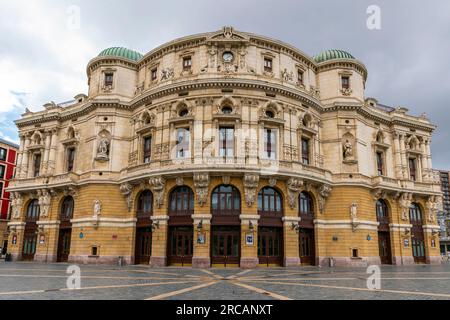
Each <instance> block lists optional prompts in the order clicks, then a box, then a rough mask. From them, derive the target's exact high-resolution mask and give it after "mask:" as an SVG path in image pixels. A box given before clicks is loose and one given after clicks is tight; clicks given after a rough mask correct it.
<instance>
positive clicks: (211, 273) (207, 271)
mask: <svg viewBox="0 0 450 320" xmlns="http://www.w3.org/2000/svg"><path fill="white" fill-rule="evenodd" d="M199 270H200V271H201V272H204V273H206V274H209V275H210V276H213V277H214V278H216V279H223V277H222V276H220V275H218V274H215V273H214V272H212V271H209V270H206V269H199Z"/></svg>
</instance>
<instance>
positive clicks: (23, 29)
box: [0, 0, 450, 170]
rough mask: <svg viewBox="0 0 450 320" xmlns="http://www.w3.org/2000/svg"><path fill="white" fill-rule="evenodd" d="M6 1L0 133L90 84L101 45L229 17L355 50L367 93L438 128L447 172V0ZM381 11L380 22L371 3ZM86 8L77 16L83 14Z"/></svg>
mask: <svg viewBox="0 0 450 320" xmlns="http://www.w3.org/2000/svg"><path fill="white" fill-rule="evenodd" d="M428 3H432V5H431V4H428V5H425V2H424V1H411V0H408V1H407V0H403V1H400V0H389V1H382V0H370V1H367V0H340V1H332V0H329V1H325V0H322V1H319V0H311V1H303V0H291V1H289V0H277V1H267V0H227V1H218V0H210V1H206V0H195V1H186V0H180V1H175V0H164V1H138V0H136V1H131V0H129V1H127V2H126V4H125V2H124V1H118V0H110V1H106V0H105V1H100V0H98V1H82V0H71V1H66V0H58V1H25V0H15V1H11V0H0V138H3V139H7V140H11V141H16V142H17V130H16V128H15V126H14V123H13V120H15V119H17V118H19V117H20V114H22V113H23V112H24V110H25V107H28V108H30V109H31V110H33V111H37V110H40V109H42V105H43V104H44V103H46V102H49V101H55V102H57V103H59V102H64V101H67V100H70V99H72V97H74V96H75V95H76V94H78V93H86V92H87V79H86V65H87V63H88V61H89V60H90V59H91V58H93V57H95V56H96V55H97V54H98V53H99V52H100V51H101V50H102V49H104V48H107V47H110V46H125V47H128V48H130V49H135V50H138V51H140V52H142V53H146V52H148V51H150V50H151V49H152V48H154V47H156V46H158V45H161V44H163V43H165V42H167V41H170V40H173V39H174V38H177V37H181V36H185V35H189V34H194V33H201V32H206V31H215V30H218V29H220V28H221V27H222V26H224V25H231V26H234V27H235V28H236V29H238V30H242V31H248V32H252V33H256V34H261V35H266V36H269V37H273V38H277V39H280V40H282V41H285V42H288V43H290V44H292V45H294V46H296V47H298V48H299V49H301V50H302V51H304V52H306V53H308V54H310V55H314V54H316V53H318V52H321V51H323V50H326V49H330V48H340V49H344V50H347V51H349V52H351V53H352V54H353V55H354V56H355V57H357V58H358V59H359V60H361V61H363V62H364V63H365V65H366V66H367V68H368V70H369V79H368V83H367V90H366V95H367V96H368V97H369V96H370V97H375V98H377V99H378V100H379V101H380V102H381V103H384V104H387V105H391V106H406V107H407V108H409V109H410V112H411V113H412V114H413V115H420V114H421V113H423V112H426V113H427V114H428V116H429V118H430V119H431V120H432V121H433V122H434V123H435V124H437V125H438V126H439V128H438V130H437V132H436V134H435V135H434V139H433V146H432V147H433V159H434V162H433V163H434V164H433V166H434V167H435V168H438V169H449V170H450V143H449V140H450V99H449V98H450V97H449V96H450V1H448V0H433V1H429V2H428ZM370 5H377V6H378V7H379V8H380V9H381V30H369V29H368V28H367V24H366V21H367V18H368V17H369V15H368V14H367V12H366V11H367V8H368V7H369V6H370ZM78 10H79V12H80V15H79V16H80V19H79V24H78V23H77V22H78V19H76V13H77V11H78Z"/></svg>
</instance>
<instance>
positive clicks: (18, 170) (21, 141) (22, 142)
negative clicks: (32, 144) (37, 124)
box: [16, 134, 25, 178]
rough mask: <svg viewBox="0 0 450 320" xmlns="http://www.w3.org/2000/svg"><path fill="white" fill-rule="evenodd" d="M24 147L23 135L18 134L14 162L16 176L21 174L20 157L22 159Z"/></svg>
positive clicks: (18, 176)
mask: <svg viewBox="0 0 450 320" xmlns="http://www.w3.org/2000/svg"><path fill="white" fill-rule="evenodd" d="M24 147H25V136H24V135H23V134H21V135H20V145H19V153H18V155H17V163H16V178H20V177H21V175H22V159H23V150H24Z"/></svg>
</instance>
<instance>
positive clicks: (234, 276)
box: [227, 270, 254, 280]
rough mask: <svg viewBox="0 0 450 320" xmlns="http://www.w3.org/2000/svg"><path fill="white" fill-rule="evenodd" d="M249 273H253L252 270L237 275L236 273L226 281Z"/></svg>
mask: <svg viewBox="0 0 450 320" xmlns="http://www.w3.org/2000/svg"><path fill="white" fill-rule="evenodd" d="M251 271H254V270H245V271H242V272H239V273H237V274H235V275H232V276H229V277H227V279H230V280H231V279H236V278H237V277H240V276H243V275H244V274H247V273H249V272H251Z"/></svg>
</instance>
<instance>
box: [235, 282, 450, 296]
mask: <svg viewBox="0 0 450 320" xmlns="http://www.w3.org/2000/svg"><path fill="white" fill-rule="evenodd" d="M241 281H244V280H241ZM245 282H256V283H264V282H263V281H253V280H245ZM267 284H285V285H290V286H300V287H316V288H327V289H340V290H350V291H366V292H376V293H396V294H406V295H419V296H430V297H443V298H450V294H444V293H434V292H420V291H403V290H387V289H380V290H371V289H366V288H354V287H339V286H328V285H319V284H310V283H291V282H272V281H271V282H267Z"/></svg>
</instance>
